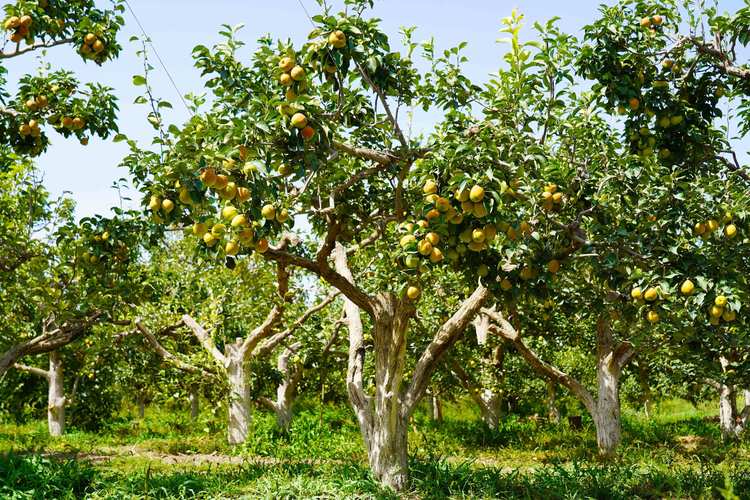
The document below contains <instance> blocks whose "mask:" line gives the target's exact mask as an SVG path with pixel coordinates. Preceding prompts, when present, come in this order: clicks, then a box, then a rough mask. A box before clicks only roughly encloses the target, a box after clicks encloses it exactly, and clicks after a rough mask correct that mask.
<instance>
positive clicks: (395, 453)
mask: <svg viewBox="0 0 750 500" xmlns="http://www.w3.org/2000/svg"><path fill="white" fill-rule="evenodd" d="M333 256H334V262H335V266H336V271H337V273H338V274H339V277H340V278H343V279H344V280H345V281H346V282H348V283H347V285H351V286H342V285H338V286H339V289H340V290H342V292H343V291H344V289H348V294H346V293H345V295H346V298H345V299H344V311H345V315H346V321H347V324H348V327H349V360H348V365H347V376H346V379H347V390H348V393H349V400H350V402H351V404H352V407H353V409H354V412H355V415H356V417H357V422H358V423H359V427H360V432H361V433H362V437H363V439H364V442H365V446H366V449H367V456H368V461H369V463H370V469H371V471H372V473H373V476H375V479H376V480H377V481H378V482H379V483H381V484H383V485H384V486H387V487H390V488H393V489H394V490H396V491H402V490H404V489H405V488H406V487H407V486H408V482H409V470H408V444H407V434H408V422H409V419H410V417H411V414H412V412H413V411H414V409H415V408H416V407H417V404H418V403H419V402H420V400H421V399H422V397H423V396H424V394H425V391H426V390H427V387H428V385H429V382H430V379H431V377H432V374H433V373H434V371H435V369H436V367H437V364H438V363H439V361H440V359H441V357H442V356H443V354H444V353H445V352H446V351H447V350H448V349H449V348H450V347H451V346H452V345H453V343H455V342H456V340H457V339H458V337H459V335H460V334H461V333H462V332H463V331H464V330H465V329H466V327H467V326H468V324H469V322H470V321H471V320H472V319H473V318H474V316H476V314H477V313H478V312H479V309H480V308H481V306H482V304H483V303H484V301H485V300H487V298H488V297H489V295H490V294H489V290H488V289H487V288H485V287H483V286H481V285H480V286H478V287H477V289H476V290H475V291H474V293H472V295H471V296H470V297H469V298H468V299H466V300H465V301H464V302H463V303H462V304H461V306H460V307H459V309H458V310H457V311H456V312H455V313H454V314H453V316H451V318H450V319H449V320H448V321H446V322H445V323H444V324H443V325H442V326H441V327H440V328H439V329H438V330H437V332H436V333H435V336H434V337H433V340H432V341H431V342H430V344H429V345H428V346H427V348H426V349H425V350H424V352H423V353H422V355H421V356H420V358H419V360H418V361H417V362H416V364H415V366H414V370H413V374H412V380H411V382H410V383H409V384H408V385H407V384H404V383H403V382H404V380H403V379H404V367H405V362H406V343H407V339H406V331H407V328H408V325H409V321H410V319H411V317H412V316H413V315H414V314H415V313H416V310H415V308H414V304H413V303H412V302H411V301H410V300H408V299H406V298H404V299H403V300H402V299H399V298H398V297H397V296H396V295H394V294H393V293H389V292H385V293H380V294H378V295H376V296H375V297H370V296H367V295H366V294H364V292H362V291H361V290H359V289H356V287H355V286H354V279H353V277H352V273H351V270H350V269H349V265H348V262H347V253H346V249H345V248H344V247H343V245H341V244H340V243H338V242H336V243H334V248H333ZM350 288H355V290H351V289H350ZM353 300H357V304H355V303H354V302H353ZM360 307H365V308H367V312H368V313H369V315H370V317H371V319H372V323H373V344H374V368H375V374H374V375H375V377H374V378H375V384H374V387H375V393H374V394H373V395H369V394H367V393H366V392H365V389H364V367H365V363H364V360H365V352H366V350H365V343H364V333H363V328H362V319H361V317H360Z"/></svg>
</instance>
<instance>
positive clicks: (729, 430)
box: [719, 384, 738, 439]
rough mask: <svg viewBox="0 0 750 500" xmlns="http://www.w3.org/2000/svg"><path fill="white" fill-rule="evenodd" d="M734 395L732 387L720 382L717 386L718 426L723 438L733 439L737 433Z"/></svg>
mask: <svg viewBox="0 0 750 500" xmlns="http://www.w3.org/2000/svg"><path fill="white" fill-rule="evenodd" d="M736 397H737V394H736V393H735V391H734V387H732V386H729V385H726V384H721V387H720V388H719V427H720V428H721V436H722V438H724V439H735V438H736V437H737V434H738V433H737V424H736V420H737V405H736V403H735V399H736Z"/></svg>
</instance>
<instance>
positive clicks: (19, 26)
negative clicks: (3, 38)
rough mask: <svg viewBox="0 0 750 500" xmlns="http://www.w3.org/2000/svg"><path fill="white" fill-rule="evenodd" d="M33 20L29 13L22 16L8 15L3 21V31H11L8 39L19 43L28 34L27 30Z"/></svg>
mask: <svg viewBox="0 0 750 500" xmlns="http://www.w3.org/2000/svg"><path fill="white" fill-rule="evenodd" d="M32 23H33V20H32V19H31V16H29V15H23V16H20V17H19V16H10V17H9V18H8V19H6V20H5V22H4V23H3V27H4V28H5V31H12V32H13V33H12V34H11V35H10V41H11V42H13V43H20V42H21V41H22V40H23V39H24V38H26V37H27V36H29V30H30V29H31V24H32Z"/></svg>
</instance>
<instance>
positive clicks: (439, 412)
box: [430, 393, 443, 422]
mask: <svg viewBox="0 0 750 500" xmlns="http://www.w3.org/2000/svg"><path fill="white" fill-rule="evenodd" d="M430 412H431V417H432V420H434V421H435V422H442V421H443V402H442V401H441V400H440V397H439V396H438V395H437V394H434V393H433V394H431V395H430Z"/></svg>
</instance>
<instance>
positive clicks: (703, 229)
mask: <svg viewBox="0 0 750 500" xmlns="http://www.w3.org/2000/svg"><path fill="white" fill-rule="evenodd" d="M721 220H722V222H723V223H724V228H723V230H721V226H720V225H719V221H717V220H716V219H709V220H707V221H705V222H698V223H696V224H695V226H693V232H694V233H695V234H696V236H700V237H701V238H703V239H708V238H710V237H711V235H713V234H715V233H717V232H721V233H723V234H724V236H725V237H727V238H729V239H733V238H734V237H735V236H737V226H736V225H735V224H733V223H732V214H731V213H729V212H727V213H725V214H724V216H723V217H722V219H721Z"/></svg>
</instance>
